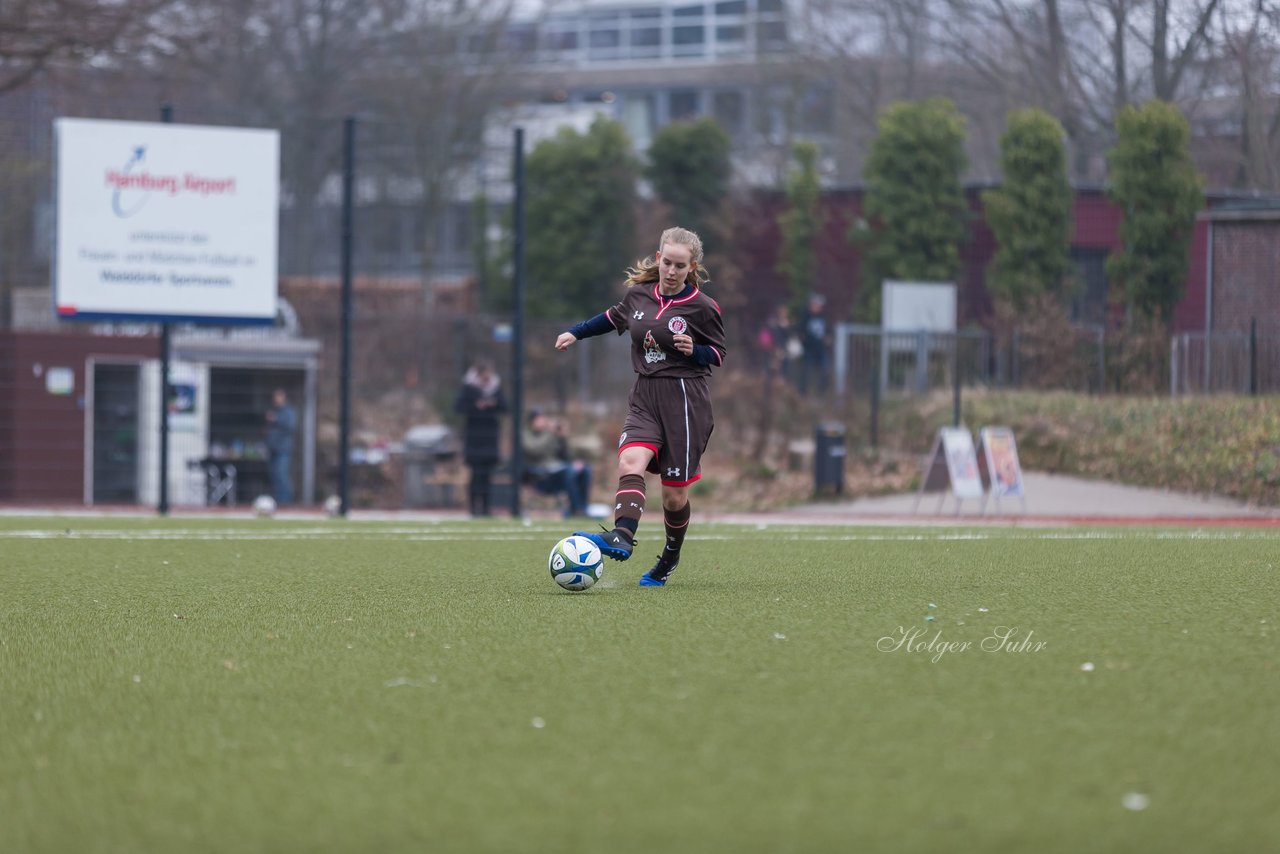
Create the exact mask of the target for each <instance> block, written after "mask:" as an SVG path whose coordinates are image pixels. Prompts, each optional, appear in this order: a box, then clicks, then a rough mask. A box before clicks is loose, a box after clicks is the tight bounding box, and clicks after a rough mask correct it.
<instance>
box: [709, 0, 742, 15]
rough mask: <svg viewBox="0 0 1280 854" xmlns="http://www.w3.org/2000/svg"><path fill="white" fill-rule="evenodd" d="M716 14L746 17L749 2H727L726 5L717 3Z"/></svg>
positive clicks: (734, 0) (739, 0)
mask: <svg viewBox="0 0 1280 854" xmlns="http://www.w3.org/2000/svg"><path fill="white" fill-rule="evenodd" d="M716 14H717V15H745V14H747V0H727V2H724V3H717V4H716Z"/></svg>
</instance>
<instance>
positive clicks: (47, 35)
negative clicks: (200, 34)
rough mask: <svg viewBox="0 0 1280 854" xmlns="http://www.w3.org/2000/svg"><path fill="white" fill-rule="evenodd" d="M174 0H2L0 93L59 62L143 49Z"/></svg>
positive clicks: (122, 54)
mask: <svg viewBox="0 0 1280 854" xmlns="http://www.w3.org/2000/svg"><path fill="white" fill-rule="evenodd" d="M174 3H175V0H114V2H110V0H108V2H104V1H103V0H6V2H4V3H0V94H3V93H5V92H10V91H13V90H14V89H18V88H20V87H21V86H23V85H25V84H26V83H28V82H29V81H30V80H31V79H32V78H34V77H35V76H36V75H38V74H40V72H42V71H44V70H45V69H48V68H50V67H54V66H57V65H59V64H71V65H80V64H83V63H85V62H88V61H89V60H92V59H102V58H122V57H127V56H129V55H130V54H131V53H134V52H137V51H139V50H141V49H143V48H144V47H145V46H146V45H147V42H148V40H149V39H150V38H151V37H152V36H153V35H154V34H155V33H156V26H157V23H158V21H159V17H160V13H161V12H163V11H164V10H165V9H167V8H168V7H170V6H172V5H174Z"/></svg>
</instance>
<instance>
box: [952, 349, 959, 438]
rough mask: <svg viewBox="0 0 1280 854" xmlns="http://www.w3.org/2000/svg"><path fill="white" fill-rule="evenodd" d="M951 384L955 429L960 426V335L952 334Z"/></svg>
mask: <svg viewBox="0 0 1280 854" xmlns="http://www.w3.org/2000/svg"><path fill="white" fill-rule="evenodd" d="M951 382H952V386H953V388H952V400H951V415H952V419H951V420H952V424H953V426H955V427H959V426H960V335H959V333H952V336H951Z"/></svg>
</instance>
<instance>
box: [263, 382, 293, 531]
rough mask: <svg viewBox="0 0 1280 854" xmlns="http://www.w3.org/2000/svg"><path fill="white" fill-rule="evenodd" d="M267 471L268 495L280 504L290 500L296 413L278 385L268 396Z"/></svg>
mask: <svg viewBox="0 0 1280 854" xmlns="http://www.w3.org/2000/svg"><path fill="white" fill-rule="evenodd" d="M266 421H267V472H268V474H269V475H270V476H271V496H272V498H274V499H275V500H276V504H277V505H278V506H280V507H283V506H285V505H286V504H292V503H293V480H292V479H291V478H290V476H289V463H290V461H291V460H292V459H293V434H294V432H295V431H296V430H297V429H298V413H297V412H295V411H294V409H293V407H292V406H290V405H289V394H288V392H286V391H285V390H284V389H282V388H278V389H276V390H275V391H274V392H272V395H271V408H270V409H268V410H267V415H266Z"/></svg>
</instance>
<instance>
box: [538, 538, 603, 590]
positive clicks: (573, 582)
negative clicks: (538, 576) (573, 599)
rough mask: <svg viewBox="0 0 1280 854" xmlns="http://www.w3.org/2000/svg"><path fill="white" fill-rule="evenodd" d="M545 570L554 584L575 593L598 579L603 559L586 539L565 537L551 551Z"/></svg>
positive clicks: (594, 546) (598, 551) (598, 550)
mask: <svg viewBox="0 0 1280 854" xmlns="http://www.w3.org/2000/svg"><path fill="white" fill-rule="evenodd" d="M547 569H549V570H550V571H551V577H552V579H554V580H555V582H556V584H559V585H560V586H561V587H563V588H564V589H565V590H572V591H573V592H575V593H577V592H578V591H579V590H586V589H587V588H588V587H590V586H591V585H593V584H595V583H596V582H597V581H598V580H599V579H600V576H601V574H602V573H603V572H604V558H603V557H601V556H600V549H599V548H598V547H597V546H596V544H595V543H593V542H591V541H590V540H588V539H587V538H586V537H577V536H573V537H565V538H564V539H563V540H561V541H560V542H558V543H556V545H555V548H553V549H552V550H551V556H550V557H549V558H548V559H547Z"/></svg>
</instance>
